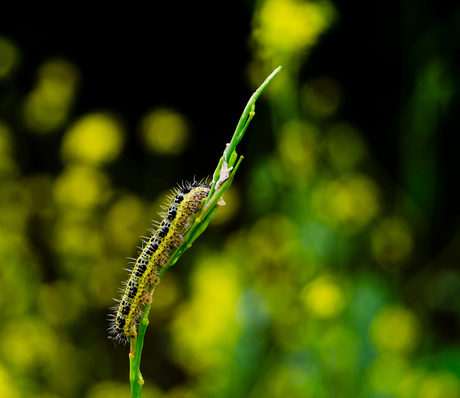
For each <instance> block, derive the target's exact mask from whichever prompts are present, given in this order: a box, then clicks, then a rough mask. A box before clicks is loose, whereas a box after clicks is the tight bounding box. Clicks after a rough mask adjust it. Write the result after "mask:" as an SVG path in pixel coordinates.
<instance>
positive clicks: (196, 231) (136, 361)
mask: <svg viewBox="0 0 460 398" xmlns="http://www.w3.org/2000/svg"><path fill="white" fill-rule="evenodd" d="M280 69H281V66H280V67H278V68H276V69H275V70H274V71H273V73H272V74H271V75H270V76H268V77H267V79H265V81H264V82H263V83H262V85H261V86H260V87H259V88H258V89H257V90H256V91H255V93H254V94H253V95H252V96H251V98H250V99H249V101H248V103H247V105H246V107H245V108H244V111H243V113H242V115H241V118H240V120H239V122H238V125H237V126H236V129H235V133H234V134H233V137H232V140H231V141H230V143H229V144H227V146H226V148H225V150H224V153H223V155H222V157H221V158H220V160H219V163H218V165H217V168H216V170H215V171H214V174H213V180H212V183H211V189H210V192H209V195H208V197H207V198H206V199H205V200H204V201H203V203H202V206H201V210H200V212H199V213H198V214H197V216H196V217H195V219H194V221H193V224H192V226H191V228H190V229H189V230H188V232H187V233H186V234H185V236H184V238H183V242H182V244H181V245H180V246H179V247H178V248H177V249H176V250H175V251H174V253H171V256H170V259H169V261H168V264H167V265H166V267H164V268H162V269H161V270H159V271H160V272H159V277H160V279H161V277H162V276H163V274H164V273H165V272H166V270H167V269H168V268H169V267H171V266H173V265H174V264H175V263H176V262H177V260H178V259H179V257H180V256H182V254H184V252H185V251H186V250H187V249H189V248H190V247H191V246H192V243H193V242H194V241H195V240H196V239H197V238H198V237H199V236H200V235H201V234H202V233H203V232H204V231H205V229H206V228H207V226H208V225H209V223H210V222H211V219H212V218H213V217H214V214H215V213H216V211H217V209H218V207H219V206H221V205H223V204H224V203H222V202H220V201H221V200H222V199H221V198H222V195H223V194H224V192H225V191H226V190H227V189H228V188H229V187H230V185H231V183H232V181H233V178H234V176H235V173H236V171H237V170H238V167H239V166H240V164H241V161H242V160H243V157H242V156H240V158H239V159H238V160H237V156H238V155H237V153H236V147H237V145H238V144H239V142H240V141H241V139H242V138H243V136H244V133H245V132H246V129H247V128H248V125H249V123H250V122H251V120H252V118H253V117H254V115H255V103H256V101H257V99H258V98H259V96H260V94H262V91H263V90H264V89H265V88H266V87H267V85H268V83H270V81H271V80H272V79H273V77H275V75H276V74H277V73H278V72H279V71H280ZM154 289H155V286H153V287H152V289H151V291H150V294H153V291H154ZM149 312H150V304H147V305H146V306H145V308H144V311H143V312H142V316H141V319H140V322H139V331H138V335H137V337H135V338H132V339H130V352H129V364H130V372H129V379H130V382H131V396H132V398H140V397H141V392H142V386H143V384H144V378H143V377H142V374H141V371H140V364H141V356H142V348H143V345H144V336H145V332H146V330H147V326H148V324H149Z"/></svg>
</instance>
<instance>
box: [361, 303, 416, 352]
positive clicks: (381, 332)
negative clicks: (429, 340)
mask: <svg viewBox="0 0 460 398" xmlns="http://www.w3.org/2000/svg"><path fill="white" fill-rule="evenodd" d="M370 333H371V337H372V341H373V343H374V345H375V346H376V347H377V348H378V349H379V350H380V351H393V352H401V353H406V352H411V351H412V350H413V349H414V348H415V347H416V346H417V344H418V343H419V340H420V326H419V323H418V321H417V318H416V317H415V315H414V314H413V313H412V312H411V311H410V310H408V309H406V308H404V307H401V306H400V305H388V306H386V307H383V308H382V309H381V310H380V311H379V312H378V313H377V315H376V316H375V318H374V320H373V322H372V325H371V328H370Z"/></svg>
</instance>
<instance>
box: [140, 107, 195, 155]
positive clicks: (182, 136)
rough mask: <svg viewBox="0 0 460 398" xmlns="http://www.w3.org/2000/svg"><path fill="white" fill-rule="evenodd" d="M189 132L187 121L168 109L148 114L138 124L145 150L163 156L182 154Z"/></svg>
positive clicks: (159, 109) (160, 109)
mask: <svg viewBox="0 0 460 398" xmlns="http://www.w3.org/2000/svg"><path fill="white" fill-rule="evenodd" d="M189 130H190V128H189V122H188V120H187V119H186V118H185V117H184V116H183V115H181V114H180V113H179V112H176V111H175V110H172V109H169V108H158V109H154V110H152V111H150V112H148V113H147V114H146V115H145V116H144V117H143V119H142V120H141V123H140V132H141V135H142V139H143V141H144V143H145V145H146V146H147V150H149V151H151V152H153V153H158V154H163V155H177V154H179V153H182V152H183V150H184V149H185V147H186V145H187V143H188V139H189V135H190V131H189Z"/></svg>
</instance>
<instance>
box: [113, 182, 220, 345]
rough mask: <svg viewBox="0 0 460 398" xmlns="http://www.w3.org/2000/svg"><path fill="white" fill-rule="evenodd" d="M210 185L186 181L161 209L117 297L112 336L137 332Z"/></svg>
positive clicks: (123, 337)
mask: <svg viewBox="0 0 460 398" xmlns="http://www.w3.org/2000/svg"><path fill="white" fill-rule="evenodd" d="M210 188H211V186H210V185H204V184H199V183H196V182H195V183H185V184H182V186H179V187H178V188H176V189H174V190H173V193H174V196H172V197H169V199H170V201H169V203H168V204H167V205H166V206H164V207H163V208H164V209H165V210H167V211H165V212H163V213H159V214H160V216H161V217H162V218H163V220H162V221H161V223H157V225H156V226H157V229H156V231H155V232H154V233H153V235H152V237H151V238H150V239H149V240H148V241H146V242H144V245H143V248H142V249H141V252H140V255H139V257H138V258H137V260H136V261H135V262H134V264H133V267H132V270H131V271H129V272H130V277H129V279H128V281H127V282H125V284H124V288H122V289H121V292H122V297H121V299H120V300H115V301H116V302H118V305H117V306H115V307H113V310H114V314H112V315H111V324H110V327H109V333H110V334H111V335H112V337H111V338H112V339H114V340H116V341H119V342H120V343H123V344H126V343H127V342H128V341H129V339H130V338H134V337H136V336H137V330H138V327H139V319H140V317H141V315H142V311H143V308H144V306H145V305H146V304H150V303H151V301H152V296H151V291H152V287H153V286H154V285H157V284H158V283H159V281H160V279H159V275H160V272H161V270H162V269H163V268H164V267H166V265H167V264H168V261H169V257H170V253H171V252H172V251H173V249H174V248H176V247H177V246H180V245H181V244H182V241H183V236H184V235H185V233H186V232H187V230H188V229H189V228H190V227H191V224H192V222H193V219H194V216H195V215H196V213H197V212H198V210H199V208H200V206H201V202H202V200H203V199H205V198H207V196H208V195H209V190H210Z"/></svg>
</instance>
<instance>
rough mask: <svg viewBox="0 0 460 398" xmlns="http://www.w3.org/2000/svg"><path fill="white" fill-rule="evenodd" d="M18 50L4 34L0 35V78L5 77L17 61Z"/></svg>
mask: <svg viewBox="0 0 460 398" xmlns="http://www.w3.org/2000/svg"><path fill="white" fill-rule="evenodd" d="M19 56H20V53H19V50H18V49H17V48H16V46H15V45H14V43H13V42H12V41H11V40H10V39H8V38H7V37H5V36H0V79H2V78H5V77H7V76H8V75H9V74H10V73H11V72H12V71H13V70H14V69H15V68H16V66H17V65H18V63H19Z"/></svg>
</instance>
